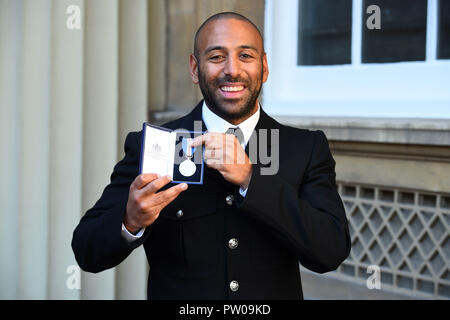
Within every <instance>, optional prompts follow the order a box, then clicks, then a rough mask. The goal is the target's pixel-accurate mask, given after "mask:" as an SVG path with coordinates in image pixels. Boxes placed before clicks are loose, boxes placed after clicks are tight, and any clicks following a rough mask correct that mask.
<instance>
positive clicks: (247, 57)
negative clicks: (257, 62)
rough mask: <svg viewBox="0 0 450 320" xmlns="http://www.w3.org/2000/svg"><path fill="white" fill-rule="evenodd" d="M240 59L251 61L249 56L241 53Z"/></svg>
mask: <svg viewBox="0 0 450 320" xmlns="http://www.w3.org/2000/svg"><path fill="white" fill-rule="evenodd" d="M241 58H243V59H251V58H253V57H252V56H251V55H249V54H247V53H242V54H241Z"/></svg>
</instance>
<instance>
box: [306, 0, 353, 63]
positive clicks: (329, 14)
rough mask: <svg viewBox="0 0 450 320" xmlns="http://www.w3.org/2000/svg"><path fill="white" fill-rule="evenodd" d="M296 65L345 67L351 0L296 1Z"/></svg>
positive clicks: (349, 51) (348, 60)
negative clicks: (297, 37)
mask: <svg viewBox="0 0 450 320" xmlns="http://www.w3.org/2000/svg"><path fill="white" fill-rule="evenodd" d="M298 36H299V41H298V44H299V46H298V64H299V65H332V64H349V63H350V60H351V40H352V0H339V1H329V0H300V3H299V31H298Z"/></svg>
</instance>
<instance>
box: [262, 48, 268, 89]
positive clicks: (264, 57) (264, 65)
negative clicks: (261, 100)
mask: <svg viewBox="0 0 450 320" xmlns="http://www.w3.org/2000/svg"><path fill="white" fill-rule="evenodd" d="M268 77H269V64H268V63H267V55H266V53H265V52H264V56H263V83H264V82H266V81H267V78H268Z"/></svg>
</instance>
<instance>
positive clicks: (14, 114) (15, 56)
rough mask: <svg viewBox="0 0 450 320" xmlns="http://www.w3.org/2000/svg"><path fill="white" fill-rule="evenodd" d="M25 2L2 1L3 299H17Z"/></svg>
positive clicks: (0, 197) (0, 262)
mask: <svg viewBox="0 0 450 320" xmlns="http://www.w3.org/2000/svg"><path fill="white" fill-rule="evenodd" d="M21 29H22V1H9V0H0V148H1V150H3V151H4V152H2V156H1V157H0V177H1V179H0V221H1V223H0V283H1V285H0V299H17V281H18V272H17V270H18V249H19V248H18V242H17V240H18V232H19V228H18V220H19V219H18V216H19V215H18V211H19V180H18V177H19V150H20V149H19V143H20V128H19V123H20V112H19V110H20V101H19V95H20V92H19V88H20V78H19V70H20V47H21V41H20V39H21Z"/></svg>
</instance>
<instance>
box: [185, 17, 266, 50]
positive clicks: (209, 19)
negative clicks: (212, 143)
mask: <svg viewBox="0 0 450 320" xmlns="http://www.w3.org/2000/svg"><path fill="white" fill-rule="evenodd" d="M221 19H236V20H241V21H245V22H248V23H249V24H251V25H252V26H253V27H254V28H255V29H256V31H258V34H259V36H260V37H261V41H262V44H263V51H264V38H263V36H262V34H261V31H260V30H259V28H258V27H257V26H256V25H255V24H254V23H253V22H252V21H251V20H250V19H248V18H247V17H244V16H243V15H242V14H239V13H236V12H231V11H227V12H220V13H216V14H214V15H212V16H210V17H209V18H208V19H206V20H205V21H204V22H203V23H202V24H201V25H200V27H199V28H198V29H197V32H196V33H195V38H194V56H195V57H196V58H197V59H198V58H199V52H198V38H199V36H200V33H201V31H202V30H203V28H204V27H205V26H206V25H207V24H208V23H210V22H212V21H216V20H221Z"/></svg>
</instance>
